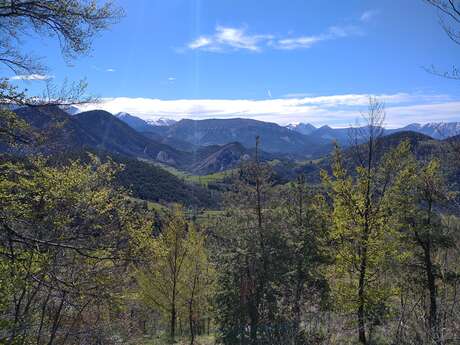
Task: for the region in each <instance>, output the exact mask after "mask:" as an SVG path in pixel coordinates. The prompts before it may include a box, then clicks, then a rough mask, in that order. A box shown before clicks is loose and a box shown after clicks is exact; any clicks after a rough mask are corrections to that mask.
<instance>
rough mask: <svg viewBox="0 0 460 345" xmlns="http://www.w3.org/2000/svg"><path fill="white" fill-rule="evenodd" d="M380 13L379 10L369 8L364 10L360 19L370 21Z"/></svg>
mask: <svg viewBox="0 0 460 345" xmlns="http://www.w3.org/2000/svg"><path fill="white" fill-rule="evenodd" d="M379 13H380V11H379V10H368V11H365V12H363V14H362V15H361V17H360V20H361V21H362V22H370V21H371V20H372V19H373V18H374V17H375V16H377V15H378V14H379Z"/></svg>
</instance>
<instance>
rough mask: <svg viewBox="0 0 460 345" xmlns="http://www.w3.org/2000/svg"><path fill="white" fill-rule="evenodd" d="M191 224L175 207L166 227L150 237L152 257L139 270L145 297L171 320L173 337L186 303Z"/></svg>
mask: <svg viewBox="0 0 460 345" xmlns="http://www.w3.org/2000/svg"><path fill="white" fill-rule="evenodd" d="M190 226H191V225H190V224H189V223H188V222H187V221H186V220H185V217H184V215H183V212H182V211H181V210H180V209H179V208H176V209H175V210H174V212H173V214H172V216H171V217H170V219H169V221H168V223H167V224H166V226H165V228H164V229H162V232H161V233H160V234H158V237H157V238H154V239H152V240H151V247H150V257H149V258H148V261H147V263H146V265H145V267H143V268H141V269H140V270H139V272H138V283H139V288H140V295H141V298H142V300H143V301H144V302H145V303H146V304H147V305H148V306H149V307H150V308H151V309H153V310H159V311H160V313H161V314H162V315H163V316H164V317H165V318H166V319H167V320H168V322H169V333H170V339H171V341H172V342H174V339H175V336H176V326H177V318H178V315H179V313H181V312H183V308H184V306H185V300H186V298H187V296H186V286H187V280H188V279H189V278H190V277H189V276H188V274H187V273H188V272H187V267H186V261H187V258H188V255H189V249H190V248H189V246H188V245H187V233H188V231H189V227H190Z"/></svg>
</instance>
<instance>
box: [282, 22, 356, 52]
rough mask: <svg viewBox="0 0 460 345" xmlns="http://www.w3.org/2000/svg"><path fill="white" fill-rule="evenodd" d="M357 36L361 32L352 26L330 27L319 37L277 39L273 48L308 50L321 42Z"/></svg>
mask: <svg viewBox="0 0 460 345" xmlns="http://www.w3.org/2000/svg"><path fill="white" fill-rule="evenodd" d="M358 34H361V30H360V29H359V28H358V27H356V26H354V25H348V26H331V27H330V28H329V29H328V30H327V32H325V33H323V34H320V35H316V36H301V37H294V38H284V39H279V40H277V41H276V42H275V44H274V47H275V48H277V49H284V50H293V49H299V48H310V47H311V46H312V45H314V44H316V43H318V42H321V41H328V40H334V39H337V38H343V37H347V36H350V35H358Z"/></svg>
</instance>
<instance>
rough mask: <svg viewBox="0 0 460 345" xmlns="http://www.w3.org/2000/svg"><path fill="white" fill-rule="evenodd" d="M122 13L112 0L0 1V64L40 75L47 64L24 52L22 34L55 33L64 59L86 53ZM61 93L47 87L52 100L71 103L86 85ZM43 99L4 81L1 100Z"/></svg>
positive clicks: (32, 101) (35, 101) (30, 101)
mask: <svg viewBox="0 0 460 345" xmlns="http://www.w3.org/2000/svg"><path fill="white" fill-rule="evenodd" d="M122 14H123V12H122V11H121V9H118V8H116V7H115V6H113V4H112V2H111V1H107V2H105V3H102V4H99V2H98V1H94V0H90V1H87V0H71V1H67V0H32V1H29V0H2V1H0V26H1V28H2V30H1V32H0V42H1V43H0V63H2V64H3V65H4V66H5V67H7V68H8V69H9V70H11V71H12V72H13V73H15V74H16V75H20V74H23V73H27V74H40V73H44V72H46V67H45V66H44V65H43V64H41V63H40V62H39V59H37V58H36V57H33V56H30V55H28V54H27V53H25V52H23V51H21V49H20V45H21V39H22V36H24V35H28V34H31V33H33V34H36V35H48V36H54V37H56V38H57V39H58V40H59V43H60V45H61V51H62V53H63V55H64V57H65V58H67V59H71V58H74V57H75V56H77V55H81V54H84V53H87V52H88V51H89V50H90V48H91V42H92V39H93V37H94V36H95V35H96V34H97V33H98V32H100V31H102V30H104V29H107V28H108V27H109V25H110V24H113V23H114V22H116V21H117V20H118V18H120V16H121V15H122ZM75 86H77V87H71V88H69V89H67V91H65V90H66V88H64V89H63V90H62V91H61V92H60V94H59V93H56V92H53V90H52V87H48V89H47V93H48V96H51V97H48V98H49V99H48V100H47V102H50V101H51V99H53V103H56V104H60V103H64V102H65V103H72V102H75V101H77V100H78V99H79V98H80V97H81V96H83V94H84V87H82V86H84V84H80V85H75ZM43 101H44V100H43V99H40V98H27V97H26V95H25V93H23V92H19V91H17V89H16V88H14V87H12V86H11V85H10V84H9V83H8V81H7V79H5V78H4V79H3V80H2V86H1V88H0V103H2V104H5V103H6V104H10V103H19V104H42V103H43Z"/></svg>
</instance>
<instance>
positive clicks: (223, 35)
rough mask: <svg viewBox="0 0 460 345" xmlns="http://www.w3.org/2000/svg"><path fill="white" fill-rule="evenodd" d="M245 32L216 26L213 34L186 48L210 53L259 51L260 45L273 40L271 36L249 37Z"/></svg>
mask: <svg viewBox="0 0 460 345" xmlns="http://www.w3.org/2000/svg"><path fill="white" fill-rule="evenodd" d="M246 31H247V30H246V28H232V27H225V26H220V25H218V26H217V27H216V31H215V32H214V34H212V35H209V36H200V37H198V38H197V39H196V40H194V41H192V42H190V43H189V44H188V48H190V49H201V50H205V51H211V52H222V51H225V50H229V49H231V50H239V49H242V50H250V51H259V50H261V47H262V45H264V44H266V43H267V42H268V41H269V40H271V39H272V38H273V36H272V35H251V34H248V33H247V32H246Z"/></svg>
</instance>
